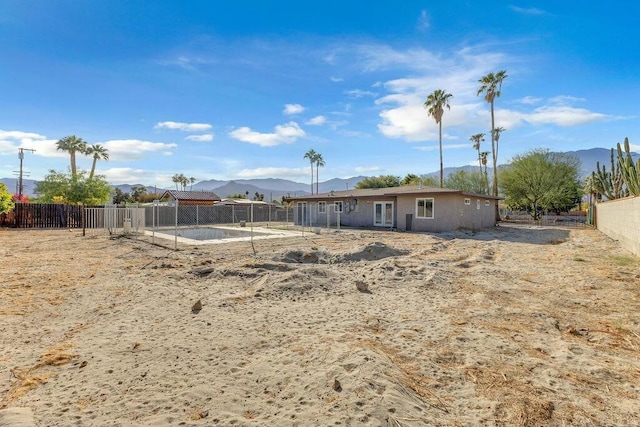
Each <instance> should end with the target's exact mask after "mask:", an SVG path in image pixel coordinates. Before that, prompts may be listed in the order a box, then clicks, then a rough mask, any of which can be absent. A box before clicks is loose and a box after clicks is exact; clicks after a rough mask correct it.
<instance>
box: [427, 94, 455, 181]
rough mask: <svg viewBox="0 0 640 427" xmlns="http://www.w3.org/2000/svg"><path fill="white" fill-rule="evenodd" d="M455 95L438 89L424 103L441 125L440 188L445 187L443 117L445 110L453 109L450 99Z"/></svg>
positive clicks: (429, 112)
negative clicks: (450, 105)
mask: <svg viewBox="0 0 640 427" xmlns="http://www.w3.org/2000/svg"><path fill="white" fill-rule="evenodd" d="M452 96H453V95H451V94H450V93H447V92H446V91H444V90H442V89H436V90H435V91H433V93H432V94H430V95H429V96H428V97H427V100H426V101H425V103H424V107H425V108H427V109H428V110H427V113H428V114H429V116H431V117H433V118H434V119H435V121H436V123H437V124H438V125H439V135H440V188H442V186H443V185H444V184H443V183H444V166H443V164H442V115H443V114H444V108H445V107H446V108H447V109H448V110H449V109H451V107H449V98H451V97H452Z"/></svg>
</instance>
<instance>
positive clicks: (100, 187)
mask: <svg viewBox="0 0 640 427" xmlns="http://www.w3.org/2000/svg"><path fill="white" fill-rule="evenodd" d="M111 191H112V189H111V186H110V185H109V183H108V182H107V181H105V180H104V179H103V177H102V176H100V175H96V176H94V177H93V178H92V179H88V178H87V173H86V172H85V171H82V172H80V173H78V174H77V175H76V176H75V178H74V177H73V176H69V175H68V174H65V173H62V172H57V171H55V170H50V171H49V173H48V174H47V175H45V177H44V180H42V181H38V182H37V183H36V188H35V192H36V193H37V194H38V200H39V201H41V202H44V203H56V202H59V201H60V202H62V203H68V204H80V203H84V204H87V205H99V204H102V203H105V202H107V201H108V200H109V195H110V194H111Z"/></svg>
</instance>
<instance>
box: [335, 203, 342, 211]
mask: <svg viewBox="0 0 640 427" xmlns="http://www.w3.org/2000/svg"><path fill="white" fill-rule="evenodd" d="M333 211H334V212H342V202H335V204H334V205H333Z"/></svg>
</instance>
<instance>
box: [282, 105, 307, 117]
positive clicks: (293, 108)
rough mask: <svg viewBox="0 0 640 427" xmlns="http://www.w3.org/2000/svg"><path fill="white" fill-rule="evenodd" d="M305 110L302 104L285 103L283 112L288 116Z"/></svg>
mask: <svg viewBox="0 0 640 427" xmlns="http://www.w3.org/2000/svg"><path fill="white" fill-rule="evenodd" d="M304 110H305V108H304V107H303V106H302V105H300V104H285V105H284V110H283V111H282V113H283V114H286V115H287V116H291V115H293V114H300V113H302V112H303V111H304Z"/></svg>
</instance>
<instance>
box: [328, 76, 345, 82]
mask: <svg viewBox="0 0 640 427" xmlns="http://www.w3.org/2000/svg"><path fill="white" fill-rule="evenodd" d="M330 80H331V81H332V82H334V83H339V82H343V81H344V79H343V78H342V77H330Z"/></svg>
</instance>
